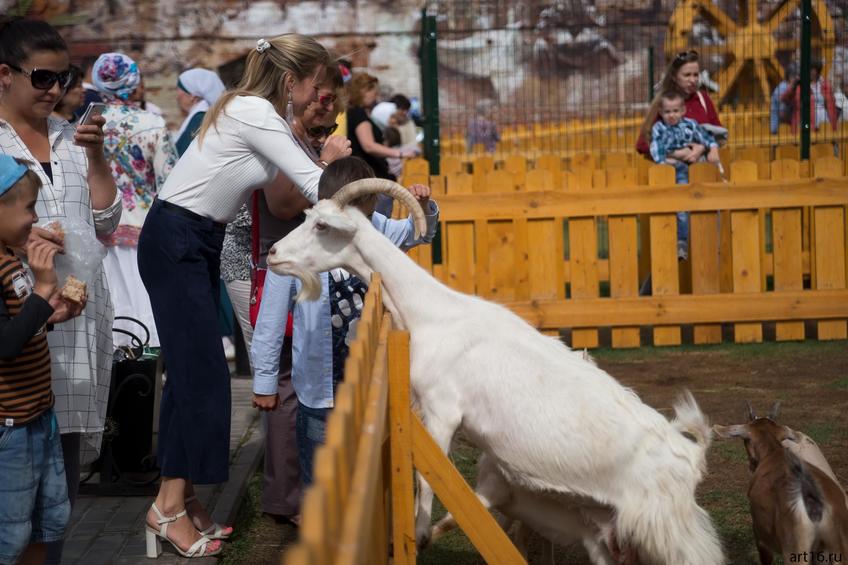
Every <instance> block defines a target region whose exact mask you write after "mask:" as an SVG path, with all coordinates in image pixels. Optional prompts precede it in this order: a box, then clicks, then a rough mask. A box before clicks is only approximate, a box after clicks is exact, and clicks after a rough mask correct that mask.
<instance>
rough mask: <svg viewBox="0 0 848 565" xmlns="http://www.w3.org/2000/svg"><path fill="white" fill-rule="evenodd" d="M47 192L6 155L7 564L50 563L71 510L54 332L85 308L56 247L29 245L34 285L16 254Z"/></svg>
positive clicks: (0, 413) (1, 509) (3, 526)
mask: <svg viewBox="0 0 848 565" xmlns="http://www.w3.org/2000/svg"><path fill="white" fill-rule="evenodd" d="M39 188H41V181H40V180H39V178H38V175H36V174H35V173H34V172H32V171H30V170H29V168H28V167H27V165H26V162H24V161H21V160H18V159H14V158H12V157H10V156H8V155H2V154H0V477H3V489H2V490H0V564H7V563H9V564H11V563H17V562H18V560H19V559H20V560H21V562H26V563H30V562H36V563H40V562H43V561H44V555H45V552H46V549H45V545H44V544H45V543H46V542H50V541H56V540H60V539H62V536H63V535H64V533H65V526H66V525H67V523H68V518H69V516H70V511H71V507H70V503H69V502H68V488H67V484H66V482H65V465H64V462H63V460H62V445H61V441H60V438H59V430H58V429H57V425H56V416H55V415H54V413H53V392H52V390H51V388H50V351H49V349H48V346H47V330H48V328H49V327H50V325H51V324H52V323H56V322H62V321H65V320H67V319H70V318H72V317H74V316H76V315H78V314H79V313H80V311H81V310H82V306H76V307H73V306H71V305H69V304H68V303H66V302H64V301H63V300H61V299H60V298H59V291H58V290H57V286H58V283H57V279H56V270H55V268H54V265H53V258H54V256H55V254H56V252H57V248H56V246H55V245H52V244H50V243H48V242H46V241H41V240H39V241H40V243H33V244H32V245H30V246H29V248H28V250H27V251H28V253H27V260H28V263H29V268H30V269H31V270H32V273H33V274H34V275H35V280H34V281H33V278H32V277H31V276H30V274H29V272H27V270H26V269H25V268H24V265H23V263H22V262H21V260H20V259H19V258H18V257H17V256H16V255H15V253H14V251H13V249H21V248H23V247H24V246H25V245H26V244H27V240H28V239H29V235H30V231H31V230H32V225H33V224H34V223H35V222H37V221H38V216H37V215H36V213H35V202H36V199H37V198H38V190H39Z"/></svg>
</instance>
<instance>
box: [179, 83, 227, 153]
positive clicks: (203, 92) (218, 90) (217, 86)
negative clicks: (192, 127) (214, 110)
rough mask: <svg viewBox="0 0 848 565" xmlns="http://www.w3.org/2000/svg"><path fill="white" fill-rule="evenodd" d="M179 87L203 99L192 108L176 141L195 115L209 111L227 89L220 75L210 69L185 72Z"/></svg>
mask: <svg viewBox="0 0 848 565" xmlns="http://www.w3.org/2000/svg"><path fill="white" fill-rule="evenodd" d="M177 87H178V88H179V89H181V90H183V91H184V92H187V93H189V94H191V95H192V96H197V97H199V98H201V99H202V100H199V101H198V102H196V103H195V104H194V106H192V107H191V110H190V111H189V113H188V116H186V119H185V120H183V123H182V125H181V126H180V129H179V131H178V132H177V136H176V139H179V138H180V136H181V135H182V134H183V132H184V131H185V129H186V128H187V127H188V124H189V122H191V119H192V118H193V117H194V115H195V114H197V113H198V112H205V111H207V110H208V109H209V108H210V107H211V106H212V105H213V104H214V103H215V101H216V100H218V98H219V97H220V96H221V94H223V93H224V91H225V90H226V87H225V86H224V83H223V82H221V79H220V78H219V77H218V75H217V74H216V73H215V72H213V71H210V70H208V69H189V70H187V71H185V72H183V73H182V74H180V76H179V78H178V79H177Z"/></svg>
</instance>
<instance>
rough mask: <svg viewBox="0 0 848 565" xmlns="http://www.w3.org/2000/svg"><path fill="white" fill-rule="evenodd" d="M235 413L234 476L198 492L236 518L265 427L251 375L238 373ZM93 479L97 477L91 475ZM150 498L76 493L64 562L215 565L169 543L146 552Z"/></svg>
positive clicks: (219, 513) (220, 515) (221, 516)
mask: <svg viewBox="0 0 848 565" xmlns="http://www.w3.org/2000/svg"><path fill="white" fill-rule="evenodd" d="M231 382H232V398H233V414H232V426H231V433H230V447H231V449H230V451H231V454H230V456H231V459H230V460H231V468H230V480H229V482H228V483H226V484H224V485H202V486H198V487H197V488H196V489H195V490H196V494H197V497H198V499H199V500H200V502H201V503H202V504H203V505H204V506H206V507H207V508H208V509H209V510H210V512H211V514H212V516H213V518H214V519H215V520H216V521H218V522H222V523H231V522H232V520H233V519H234V518H235V515H236V513H237V511H238V505H239V503H240V502H241V499H242V496H243V493H244V490H245V489H246V488H247V481H248V480H249V479H250V476H251V475H252V473H253V470H255V468H256V465H258V462H259V460H260V459H261V454H262V453H261V451H262V441H261V436H260V434H261V428H260V426H258V425H257V420H258V415H257V412H256V410H255V409H254V408H253V407H252V406H251V405H250V399H251V392H252V390H251V386H252V383H251V380H250V379H233V380H232V381H231ZM91 480H92V481H94V480H95V479H94V478H92V479H91ZM150 503H151V498H149V497H146V496H126V497H115V496H108V497H107V496H96V495H84V496H80V497H79V498H77V501H76V504H75V506H74V511H73V514H72V516H71V521H70V523H69V527H68V536H67V538H66V540H65V550H64V552H63V559H62V564H63V565H101V564H110V565H111V564H118V565H215V564H217V562H218V560H217V558H215V557H207V558H202V559H192V560H187V559H183V558H182V557H180V556H179V555H177V554H176V553H175V552H174V550H173V548H171V547H170V546H169V545H168V544H164V545H163V549H164V550H165V552H164V553H163V554H162V555H161V556H160V557H159V559H157V560H156V561H153V560H150V559H148V558H147V557H146V545H145V539H144V527H143V524H144V516H145V514H146V512H147V509H148V508H149V505H150Z"/></svg>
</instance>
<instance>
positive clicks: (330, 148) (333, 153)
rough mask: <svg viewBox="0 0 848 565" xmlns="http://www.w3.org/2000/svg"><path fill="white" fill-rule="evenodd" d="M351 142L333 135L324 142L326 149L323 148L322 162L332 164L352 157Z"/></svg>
mask: <svg viewBox="0 0 848 565" xmlns="http://www.w3.org/2000/svg"><path fill="white" fill-rule="evenodd" d="M350 152H351V149H350V140H349V139H348V138H346V137H342V136H340V135H331V136H330V137H328V138H327V141H325V142H324V147H323V148H321V160H322V161H324V162H326V163H332V162H333V161H335V160H337V159H341V158H342V157H348V156H349V155H350Z"/></svg>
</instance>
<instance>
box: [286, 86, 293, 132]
mask: <svg viewBox="0 0 848 565" xmlns="http://www.w3.org/2000/svg"><path fill="white" fill-rule="evenodd" d="M286 121H287V122H288V123H289V124H291V123H294V104H293V103H292V95H291V91H289V101H288V103H287V104H286Z"/></svg>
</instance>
